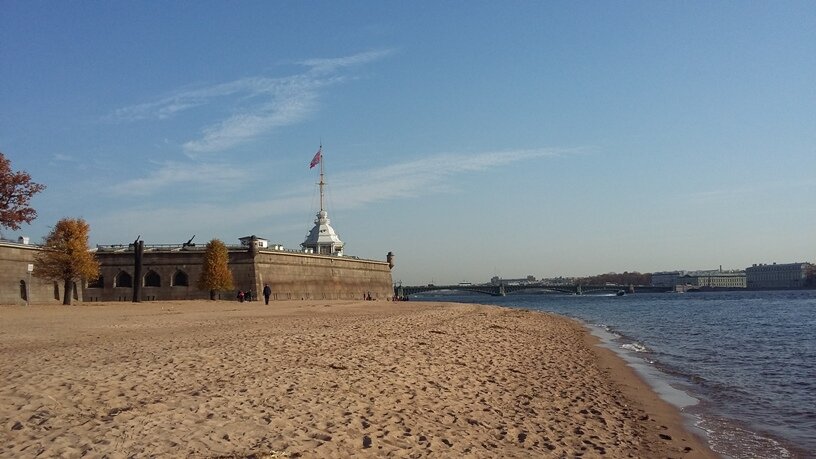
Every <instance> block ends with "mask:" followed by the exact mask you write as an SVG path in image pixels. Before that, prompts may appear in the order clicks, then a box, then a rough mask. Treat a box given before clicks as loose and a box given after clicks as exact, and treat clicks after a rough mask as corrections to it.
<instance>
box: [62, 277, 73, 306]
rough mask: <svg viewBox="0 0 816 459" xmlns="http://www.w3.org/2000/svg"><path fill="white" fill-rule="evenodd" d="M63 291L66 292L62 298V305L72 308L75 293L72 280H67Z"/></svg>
mask: <svg viewBox="0 0 816 459" xmlns="http://www.w3.org/2000/svg"><path fill="white" fill-rule="evenodd" d="M63 290H65V295H63V297H62V304H64V305H66V306H70V305H71V297H73V293H74V283H73V282H72V281H71V279H65V288H64V289H63Z"/></svg>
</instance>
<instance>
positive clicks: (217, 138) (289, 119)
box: [108, 50, 391, 157]
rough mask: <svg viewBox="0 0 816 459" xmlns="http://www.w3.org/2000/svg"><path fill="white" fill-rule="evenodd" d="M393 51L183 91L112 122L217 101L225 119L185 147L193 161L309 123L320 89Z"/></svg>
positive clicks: (124, 111) (125, 111)
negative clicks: (277, 130) (344, 72)
mask: <svg viewBox="0 0 816 459" xmlns="http://www.w3.org/2000/svg"><path fill="white" fill-rule="evenodd" d="M389 54H391V51H390V50H381V51H369V52H364V53H359V54H355V55H352V56H345V57H339V58H330V59H308V60H303V61H300V62H298V64H300V65H303V66H306V67H307V69H306V71H304V72H302V73H299V74H295V75H290V76H287V77H281V78H265V77H251V78H242V79H239V80H235V81H231V82H226V83H221V84H217V85H212V86H205V87H200V88H194V89H184V90H181V91H178V92H177V93H175V94H172V95H169V96H167V97H164V98H162V99H159V100H157V101H153V102H147V103H143V104H137V105H132V106H129V107H124V108H121V109H118V110H116V111H115V112H114V113H113V114H112V115H110V116H109V117H108V119H109V120H112V121H139V120H146V119H158V120H165V119H168V118H171V117H174V116H178V115H180V114H181V113H183V112H185V111H188V110H192V109H195V108H199V107H203V106H206V105H213V104H216V103H218V104H219V105H218V107H216V109H217V110H219V111H221V112H222V113H224V114H222V115H221V118H222V119H221V120H219V121H216V122H213V123H211V124H209V125H208V126H204V127H202V128H201V131H200V136H199V137H198V138H195V139H192V140H189V141H188V142H185V143H184V144H183V150H184V152H185V153H186V154H187V155H188V156H191V157H195V156H197V155H198V154H202V153H213V152H219V151H224V150H228V149H229V148H232V147H234V146H236V145H239V144H241V143H244V142H247V141H249V140H252V139H253V138H256V137H258V136H260V135H264V134H267V133H268V132H270V131H271V130H273V129H274V128H277V127H281V126H286V125H291V124H294V123H297V122H300V121H302V120H304V119H306V118H307V117H308V116H309V115H311V114H312V113H314V112H315V111H316V110H317V107H318V98H319V97H318V96H319V90H320V89H321V88H323V87H325V86H328V85H331V84H336V83H339V82H342V81H344V80H345V77H344V76H343V75H339V74H338V72H339V71H340V70H342V69H344V68H347V67H350V66H355V65H362V64H366V63H369V62H373V61H375V60H378V59H382V58H384V57H386V56H388V55H389Z"/></svg>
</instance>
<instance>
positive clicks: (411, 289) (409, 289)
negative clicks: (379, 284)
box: [394, 283, 671, 298]
mask: <svg viewBox="0 0 816 459" xmlns="http://www.w3.org/2000/svg"><path fill="white" fill-rule="evenodd" d="M440 290H453V291H461V292H474V293H482V294H485V295H491V296H505V295H508V294H510V293H515V292H523V291H525V290H536V291H545V292H552V293H564V294H568V295H583V294H585V293H602V292H608V293H618V292H624V293H636V292H642V293H646V292H668V291H670V290H671V289H670V288H668V287H651V286H647V285H612V284H604V285H581V284H573V285H570V284H543V283H528V284H511V285H505V284H499V285H493V284H482V285H474V284H457V285H434V284H428V285H418V286H404V285H397V286H395V287H394V294H395V295H396V296H397V297H398V298H405V297H407V296H409V295H415V294H417V293H424V292H434V291H440Z"/></svg>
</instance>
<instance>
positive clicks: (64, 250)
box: [34, 218, 99, 305]
mask: <svg viewBox="0 0 816 459" xmlns="http://www.w3.org/2000/svg"><path fill="white" fill-rule="evenodd" d="M89 232H90V226H89V225H88V223H86V222H85V220H83V219H81V218H63V219H62V220H60V221H58V222H57V224H56V226H54V228H53V229H52V230H51V232H50V233H48V236H46V237H45V241H44V242H43V249H42V251H41V252H39V253H38V254H37V255H36V256H35V258H34V276H36V277H39V278H42V279H48V280H54V281H60V280H61V281H63V284H64V285H65V289H64V290H65V295H64V296H63V299H62V304H65V305H70V304H71V297H72V293H73V289H74V282H76V281H87V280H91V279H96V278H98V277H99V261H97V260H96V257H95V256H94V254H93V253H92V252H90V251H89V250H88V233H89Z"/></svg>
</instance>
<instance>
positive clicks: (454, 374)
mask: <svg viewBox="0 0 816 459" xmlns="http://www.w3.org/2000/svg"><path fill="white" fill-rule="evenodd" d="M389 307H391V306H390V305H389ZM316 310H317V311H319V312H316V313H314V314H329V315H331V316H330V317H329V318H326V317H322V316H309V315H305V313H302V312H298V313H297V314H293V315H291V316H280V315H277V316H274V317H271V316H263V315H259V316H258V317H253V318H252V320H249V319H246V320H243V319H241V320H239V319H235V320H234V321H232V322H218V321H212V322H211V323H204V322H201V323H198V324H197V325H194V326H193V325H189V324H183V325H179V326H176V327H175V328H172V327H170V326H169V325H166V324H165V323H164V322H161V321H158V319H157V323H155V324H153V326H150V325H149V324H148V325H145V324H141V325H139V326H138V327H131V328H128V329H127V330H123V329H115V330H114V329H112V330H114V331H113V332H112V333H114V332H115V333H119V334H122V335H121V337H120V335H117V338H121V339H109V340H108V341H107V342H106V343H107V344H106V347H105V348H102V347H99V346H98V345H96V344H95V342H90V341H89V342H88V343H84V344H83V343H79V344H77V345H75V346H74V347H68V346H65V347H64V349H61V348H57V349H56V350H55V349H54V348H53V346H52V345H48V346H45V345H44V346H42V347H40V348H36V347H31V348H30V349H29V350H27V351H26V353H25V354H24V355H20V356H16V357H15V356H11V357H10V358H9V359H8V360H7V361H6V362H4V363H3V367H2V370H3V371H4V374H6V375H9V379H8V380H7V382H6V384H5V385H4V386H3V387H0V399H3V400H7V401H9V402H10V408H6V409H5V411H3V413H4V414H3V416H4V417H2V420H3V422H2V424H0V428H2V429H3V432H2V433H0V444H2V445H3V446H1V447H0V448H2V449H0V456H11V457H15V456H17V457H23V456H25V457H29V456H35V455H36V453H37V452H39V453H41V455H42V456H44V457H51V456H72V455H75V456H79V455H81V454H86V455H90V456H97V457H101V456H110V457H115V456H124V457H127V456H128V455H130V454H135V453H138V454H140V455H145V456H167V457H169V456H174V457H179V456H182V457H183V456H192V457H204V456H207V457H219V456H220V457H251V456H253V455H254V456H255V457H279V456H282V455H287V456H288V457H298V456H304V457H352V456H355V455H356V454H360V455H362V456H395V457H417V456H427V457H562V456H563V457H582V456H583V457H598V456H614V457H620V456H624V457H625V456H628V455H631V456H633V457H646V456H648V454H646V451H644V450H643V449H642V447H641V446H640V445H641V443H642V442H643V437H642V436H643V432H642V430H641V428H640V427H639V426H638V424H637V423H636V422H635V421H636V420H637V416H638V415H640V413H637V412H635V411H632V410H631V409H629V408H628V407H626V406H625V404H624V403H622V402H621V401H620V399H619V398H616V397H617V395H618V394H617V393H615V392H614V390H613V389H611V388H610V387H609V386H608V385H605V383H604V381H605V378H604V377H603V376H602V375H601V373H600V370H598V369H597V368H595V366H593V365H592V363H591V355H590V351H589V350H588V349H587V348H586V347H585V346H584V345H583V342H582V341H581V339H580V334H579V332H578V331H576V329H575V326H574V325H572V324H571V323H570V322H568V321H566V320H562V319H553V318H550V317H548V316H544V315H540V314H532V313H520V312H516V311H508V310H505V309H500V308H487V309H485V308H481V307H477V306H471V305H459V306H451V307H444V308H438V307H434V306H432V305H421V304H420V305H406V306H400V307H399V308H396V307H394V308H393V309H388V310H387V311H385V312H382V311H380V312H378V313H376V314H372V313H366V312H356V311H357V310H353V309H350V310H342V308H339V307H337V308H335V307H332V308H318V309H316ZM338 311H339V312H338ZM362 311H365V310H362ZM340 312H342V313H340ZM310 314H312V313H310ZM166 317H167V315H163V316H162V318H161V320H166V319H165V318H166ZM172 317H180V315H174V316H172ZM134 320H135V319H134ZM327 320H328V321H329V322H328V323H327ZM45 358H48V359H50V360H51V362H50V364H49V365H38V364H36V363H35V362H42V361H43V360H44V359H45ZM0 409H3V408H0ZM10 413H11V414H10ZM643 422H644V421H643V420H641V421H640V423H641V424H642V423H643ZM663 436H668V437H669V438H671V437H670V436H669V434H668V433H661V437H660V438H663ZM32 439H37V441H39V442H40V443H41V444H40V443H35V442H34V440H32ZM40 448H42V451H40ZM273 454H274V455H273Z"/></svg>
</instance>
